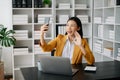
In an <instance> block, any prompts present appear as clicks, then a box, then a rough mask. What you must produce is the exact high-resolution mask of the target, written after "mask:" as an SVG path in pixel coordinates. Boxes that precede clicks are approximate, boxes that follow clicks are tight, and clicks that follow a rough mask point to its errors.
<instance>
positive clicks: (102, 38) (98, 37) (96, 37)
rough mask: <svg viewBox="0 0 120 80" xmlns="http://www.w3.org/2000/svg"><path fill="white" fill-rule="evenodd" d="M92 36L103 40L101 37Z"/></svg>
mask: <svg viewBox="0 0 120 80" xmlns="http://www.w3.org/2000/svg"><path fill="white" fill-rule="evenodd" d="M93 38H95V39H102V40H103V38H101V37H96V36H93Z"/></svg>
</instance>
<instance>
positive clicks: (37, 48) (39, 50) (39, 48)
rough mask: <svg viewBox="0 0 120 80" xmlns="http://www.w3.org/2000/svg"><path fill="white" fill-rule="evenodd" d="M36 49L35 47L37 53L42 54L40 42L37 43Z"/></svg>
mask: <svg viewBox="0 0 120 80" xmlns="http://www.w3.org/2000/svg"><path fill="white" fill-rule="evenodd" d="M34 49H35V54H40V52H41V51H42V49H41V47H40V45H39V44H35V45H34Z"/></svg>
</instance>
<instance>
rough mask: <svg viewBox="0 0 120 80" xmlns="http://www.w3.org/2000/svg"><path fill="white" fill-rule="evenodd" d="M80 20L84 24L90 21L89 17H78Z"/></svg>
mask: <svg viewBox="0 0 120 80" xmlns="http://www.w3.org/2000/svg"><path fill="white" fill-rule="evenodd" d="M76 16H77V17H78V18H79V19H80V20H81V22H82V23H88V22H89V21H88V20H89V19H88V15H76Z"/></svg>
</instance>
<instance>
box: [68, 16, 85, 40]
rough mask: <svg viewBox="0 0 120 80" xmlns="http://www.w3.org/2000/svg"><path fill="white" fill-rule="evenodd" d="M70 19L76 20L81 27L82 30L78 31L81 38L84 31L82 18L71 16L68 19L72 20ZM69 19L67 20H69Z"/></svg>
mask: <svg viewBox="0 0 120 80" xmlns="http://www.w3.org/2000/svg"><path fill="white" fill-rule="evenodd" d="M70 20H73V21H75V22H76V24H77V27H78V28H79V27H80V30H79V31H77V32H78V33H79V34H80V36H81V38H83V31H82V23H81V20H80V19H79V18H78V17H70V18H69V19H68V21H70ZM68 21H67V22H68ZM66 34H67V33H66Z"/></svg>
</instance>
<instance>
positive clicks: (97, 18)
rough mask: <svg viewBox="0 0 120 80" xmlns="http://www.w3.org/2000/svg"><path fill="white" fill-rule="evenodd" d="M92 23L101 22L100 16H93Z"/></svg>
mask: <svg viewBox="0 0 120 80" xmlns="http://www.w3.org/2000/svg"><path fill="white" fill-rule="evenodd" d="M94 23H99V24H101V23H102V18H101V17H95V18H94Z"/></svg>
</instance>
